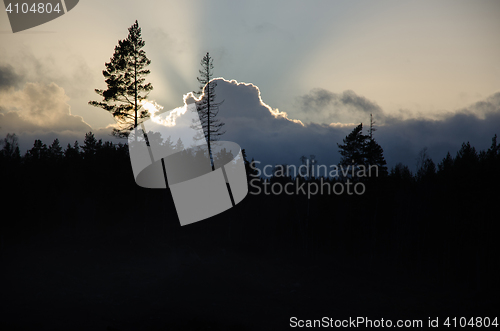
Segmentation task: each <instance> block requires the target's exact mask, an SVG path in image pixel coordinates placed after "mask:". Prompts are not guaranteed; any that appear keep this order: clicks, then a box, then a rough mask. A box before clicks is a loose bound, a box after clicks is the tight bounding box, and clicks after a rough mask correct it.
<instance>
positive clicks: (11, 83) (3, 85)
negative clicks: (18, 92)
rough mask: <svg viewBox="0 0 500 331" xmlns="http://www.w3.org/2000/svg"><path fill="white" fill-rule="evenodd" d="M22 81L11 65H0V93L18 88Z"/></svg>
mask: <svg viewBox="0 0 500 331" xmlns="http://www.w3.org/2000/svg"><path fill="white" fill-rule="evenodd" d="M22 79H23V77H22V76H21V75H18V74H17V73H16V72H15V71H14V68H13V67H12V66H11V65H9V64H0V91H2V90H7V89H10V88H16V87H18V86H19V84H20V83H21V81H22Z"/></svg>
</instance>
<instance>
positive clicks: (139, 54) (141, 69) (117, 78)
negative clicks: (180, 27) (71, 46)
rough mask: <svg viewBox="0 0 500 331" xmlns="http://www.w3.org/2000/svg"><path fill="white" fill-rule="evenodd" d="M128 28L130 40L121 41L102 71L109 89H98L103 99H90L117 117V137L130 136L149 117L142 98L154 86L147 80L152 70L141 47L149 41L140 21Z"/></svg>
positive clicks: (91, 103) (114, 133) (115, 133)
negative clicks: (142, 33)
mask: <svg viewBox="0 0 500 331" xmlns="http://www.w3.org/2000/svg"><path fill="white" fill-rule="evenodd" d="M128 31H129V34H128V37H127V39H124V40H120V41H118V46H116V47H115V52H114V54H113V57H112V58H111V61H110V62H108V63H106V64H105V65H106V69H105V70H103V72H102V74H103V75H104V78H105V81H106V84H107V86H108V87H107V89H106V90H100V89H96V90H95V92H96V93H97V94H98V95H100V96H101V97H103V100H102V101H101V102H98V101H89V104H90V105H92V106H95V107H100V108H103V109H105V110H107V111H109V112H110V113H111V114H112V115H113V116H114V118H115V119H116V121H117V124H118V128H114V129H113V135H115V136H117V137H127V136H128V133H129V131H130V130H131V129H133V128H135V127H136V126H137V125H138V124H139V123H140V121H141V120H144V119H145V118H147V117H149V114H148V112H147V111H146V110H145V109H142V110H141V107H142V105H141V101H142V100H144V99H146V97H147V95H148V94H149V92H150V91H151V90H152V89H153V86H152V85H151V83H147V84H146V83H145V80H146V79H145V77H146V76H147V75H148V74H149V73H150V71H149V70H147V69H145V68H146V67H147V66H148V65H149V64H150V63H151V61H150V60H149V59H148V58H147V57H146V52H145V51H144V50H143V49H142V48H143V47H144V45H145V44H146V43H145V42H144V41H143V40H142V36H141V28H140V27H139V23H138V22H137V21H135V23H134V24H133V25H132V26H131V27H130V28H129V29H128Z"/></svg>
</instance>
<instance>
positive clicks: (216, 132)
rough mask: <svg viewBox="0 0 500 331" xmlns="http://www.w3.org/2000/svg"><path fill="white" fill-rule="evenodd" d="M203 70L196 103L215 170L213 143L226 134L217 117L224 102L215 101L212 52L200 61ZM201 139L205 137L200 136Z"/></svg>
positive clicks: (215, 84)
mask: <svg viewBox="0 0 500 331" xmlns="http://www.w3.org/2000/svg"><path fill="white" fill-rule="evenodd" d="M200 64H201V70H199V73H200V76H199V77H198V82H199V83H200V90H199V91H198V92H195V94H198V95H202V98H201V100H200V101H198V102H197V104H196V109H197V111H198V116H199V118H200V124H201V127H202V128H203V132H204V134H205V137H204V138H205V139H206V141H207V145H208V154H209V156H210V163H211V165H212V170H215V167H214V163H213V156H212V144H213V143H214V142H215V141H218V140H219V138H220V136H221V135H223V134H224V132H225V131H222V127H223V126H224V123H223V122H221V120H220V119H218V118H217V114H218V113H219V106H220V105H221V104H222V102H224V101H222V102H219V103H216V102H215V87H216V86H217V82H216V81H211V80H212V78H213V68H214V65H213V59H212V58H211V57H210V54H209V53H208V52H207V54H206V55H205V56H204V57H203V59H202V60H201V62H200ZM199 139H203V138H202V137H200V138H199Z"/></svg>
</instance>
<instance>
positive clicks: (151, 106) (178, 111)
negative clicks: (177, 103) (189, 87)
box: [141, 100, 187, 126]
mask: <svg viewBox="0 0 500 331" xmlns="http://www.w3.org/2000/svg"><path fill="white" fill-rule="evenodd" d="M141 104H142V107H144V109H146V110H147V111H148V113H149V114H151V120H152V121H153V122H155V123H158V124H161V125H164V126H175V120H176V119H177V117H179V116H181V115H183V114H185V113H186V111H187V105H186V104H184V106H182V107H178V108H175V109H174V110H171V111H170V112H169V113H168V115H167V116H166V117H164V118H162V117H160V116H159V115H156V113H158V112H159V111H160V110H162V109H163V106H161V105H159V104H157V103H156V102H155V101H151V102H150V101H146V100H143V101H142V102H141Z"/></svg>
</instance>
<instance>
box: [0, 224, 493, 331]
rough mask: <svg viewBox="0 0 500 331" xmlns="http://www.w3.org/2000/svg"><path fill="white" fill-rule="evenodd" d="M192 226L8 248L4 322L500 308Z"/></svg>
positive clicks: (48, 325)
mask: <svg viewBox="0 0 500 331" xmlns="http://www.w3.org/2000/svg"><path fill="white" fill-rule="evenodd" d="M206 222H209V220H208V221H206ZM207 224H208V223H207ZM200 228H201V227H200ZM183 229H184V228H180V227H179V228H178V230H177V231H176V233H175V235H172V234H170V235H169V236H168V237H169V238H170V239H169V241H170V242H165V240H163V239H165V238H164V236H163V234H162V232H161V229H159V228H157V229H155V228H149V229H148V228H147V227H142V226H140V227H129V228H128V229H126V230H125V228H124V229H122V230H118V228H116V227H113V228H101V229H99V231H97V229H91V228H85V227H79V228H72V229H69V228H66V229H59V230H57V229H55V230H53V231H51V232H47V233H45V234H38V235H37V236H34V237H32V238H29V240H27V241H25V242H22V241H21V242H19V243H17V244H15V245H10V246H9V247H7V248H6V249H4V251H3V256H2V258H1V269H2V273H1V275H0V293H1V302H0V305H1V306H0V311H1V320H0V328H1V329H2V330H281V329H291V328H290V318H291V317H293V316H295V317H297V318H298V319H320V318H322V317H324V316H327V317H331V318H333V319H334V320H335V319H348V318H349V317H352V318H356V317H358V316H363V317H368V318H372V319H379V320H380V319H381V318H384V320H387V319H393V320H394V321H395V320H396V319H399V318H401V319H422V320H423V321H424V327H425V328H426V323H427V321H428V318H429V317H431V318H435V317H438V316H439V317H441V318H443V317H446V316H451V317H453V316H457V317H460V316H466V317H470V316H490V317H492V316H494V315H493V314H495V313H498V310H495V309H494V307H497V308H498V305H497V304H496V303H497V301H495V300H497V299H498V298H494V297H493V293H483V292H481V291H476V290H471V289H463V288H460V285H457V284H451V283H450V284H435V283H433V282H431V281H428V280H427V279H426V278H422V277H421V276H418V277H416V276H411V275H410V274H409V273H404V272H398V271H396V269H395V268H392V267H391V262H390V261H385V262H384V261H382V260H381V259H377V260H376V261H373V260H372V261H370V258H360V259H355V258H349V259H347V258H343V257H341V256H332V255H330V256H325V255H321V254H316V255H315V256H309V257H306V256H304V254H302V253H301V250H299V249H298V250H296V251H295V252H294V253H292V254H284V253H283V251H282V250H281V248H280V247H279V246H278V245H276V247H274V248H273V249H258V247H259V245H258V243H255V244H253V245H251V247H250V246H249V245H248V244H237V243H235V242H234V241H233V242H231V241H225V240H223V239H220V240H219V239H217V238H215V239H214V240H207V239H206V238H204V236H203V231H200V232H198V233H196V232H190V233H189V235H187V234H185V233H183ZM202 230H203V229H202ZM221 238H223V236H221ZM287 251H290V250H289V248H287ZM431 278H432V279H433V278H435V277H432V275H431V277H430V278H429V279H431Z"/></svg>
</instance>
